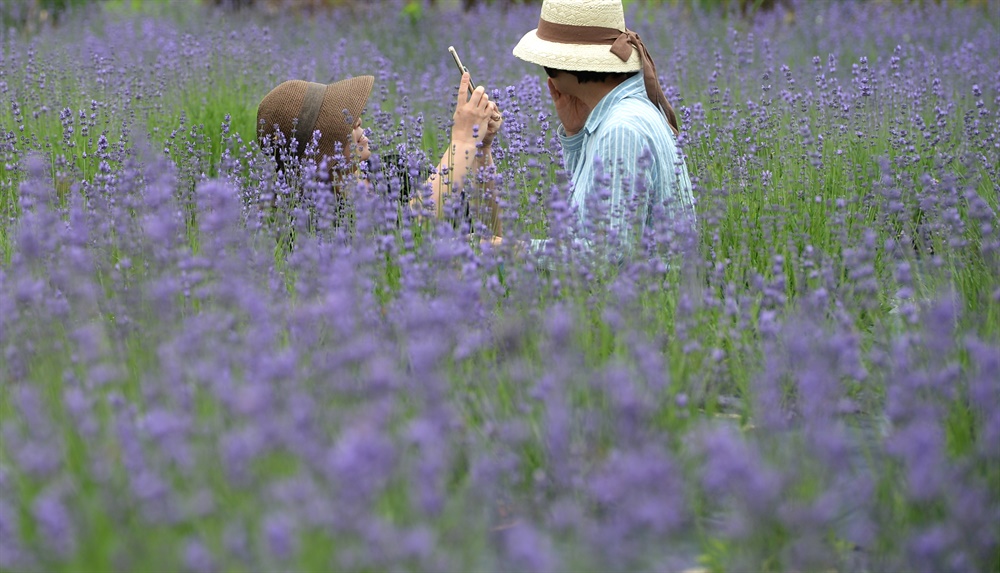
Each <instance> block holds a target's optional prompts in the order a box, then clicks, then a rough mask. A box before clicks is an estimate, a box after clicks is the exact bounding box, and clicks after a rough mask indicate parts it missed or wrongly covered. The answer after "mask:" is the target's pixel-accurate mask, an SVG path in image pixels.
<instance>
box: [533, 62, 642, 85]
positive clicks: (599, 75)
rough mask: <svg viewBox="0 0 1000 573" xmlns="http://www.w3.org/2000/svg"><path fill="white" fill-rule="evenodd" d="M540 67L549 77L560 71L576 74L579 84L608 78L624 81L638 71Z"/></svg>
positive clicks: (560, 72)
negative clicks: (574, 69)
mask: <svg viewBox="0 0 1000 573" xmlns="http://www.w3.org/2000/svg"><path fill="white" fill-rule="evenodd" d="M542 67H544V68H545V73H546V74H548V75H549V77H550V78H554V77H556V76H558V75H559V74H562V73H566V74H573V75H574V76H576V81H578V82H580V83H581V84H586V83H591V82H594V83H597V82H605V81H607V80H609V79H617V80H621V81H625V80H627V79H629V78H631V77H632V76H634V75H636V74H637V73H639V72H581V71H570V70H557V69H554V68H549V67H546V66H542Z"/></svg>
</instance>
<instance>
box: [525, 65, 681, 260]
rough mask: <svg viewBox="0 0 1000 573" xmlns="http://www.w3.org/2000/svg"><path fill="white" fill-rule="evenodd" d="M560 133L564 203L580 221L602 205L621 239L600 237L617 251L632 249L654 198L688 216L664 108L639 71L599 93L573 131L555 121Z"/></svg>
mask: <svg viewBox="0 0 1000 573" xmlns="http://www.w3.org/2000/svg"><path fill="white" fill-rule="evenodd" d="M559 136H560V139H561V140H562V146H563V159H564V161H565V164H566V171H567V172H569V173H570V174H571V176H572V181H573V189H572V195H571V197H570V205H571V206H572V207H573V208H574V209H575V210H576V212H577V215H578V216H579V218H580V223H582V225H581V228H585V227H587V223H588V222H591V221H592V219H593V218H595V217H596V216H597V214H599V213H600V212H601V211H605V212H606V213H607V215H605V216H606V217H610V219H609V223H610V226H611V230H612V232H613V234H616V235H617V237H618V240H619V241H620V243H619V244H617V245H607V247H609V248H611V249H612V250H613V251H617V252H618V253H619V254H620V255H624V254H626V253H625V252H622V251H621V250H620V249H622V248H623V249H624V250H625V251H629V250H631V248H632V247H633V246H634V245H635V241H636V240H637V239H638V236H641V234H642V233H643V232H644V230H645V228H646V227H647V225H649V224H651V223H652V220H651V217H652V216H653V207H654V206H655V205H656V204H663V205H665V206H666V208H667V212H669V213H670V214H672V215H677V214H681V215H683V216H686V217H689V218H690V219H691V222H692V223H693V219H694V197H693V195H692V192H691V179H690V178H689V176H688V170H687V166H686V165H685V164H684V161H683V159H682V158H681V155H680V153H679V151H678V149H677V143H676V140H675V139H674V135H673V133H672V132H671V130H670V127H669V126H668V125H667V122H666V119H665V118H664V116H663V113H661V112H660V111H659V110H658V109H657V108H656V107H654V105H653V103H652V102H650V100H649V98H648V97H647V96H646V90H645V86H644V84H643V78H642V73H638V74H636V75H634V76H632V77H631V78H629V79H628V80H626V81H625V82H623V83H622V84H621V85H619V86H618V87H616V88H615V89H614V90H612V91H611V92H610V93H609V94H608V95H607V96H605V97H604V98H603V99H602V100H601V101H600V103H599V104H598V105H597V107H596V108H594V110H593V111H592V112H591V113H590V116H589V117H588V118H587V122H586V124H585V125H584V127H583V129H582V130H580V132H579V133H577V134H575V135H573V136H567V135H566V132H565V130H564V129H563V127H562V126H561V125H560V126H559ZM609 192H610V193H609ZM635 194H638V196H635ZM630 206H631V207H630ZM630 213H633V214H630ZM636 234H637V235H638V236H634V235H636ZM546 242H547V241H545V240H541V241H533V248H532V250H534V251H536V252H539V251H542V250H544V248H545V247H546V245H545V243H546ZM587 242H588V243H589V241H587ZM548 246H549V247H550V248H551V247H552V245H548Z"/></svg>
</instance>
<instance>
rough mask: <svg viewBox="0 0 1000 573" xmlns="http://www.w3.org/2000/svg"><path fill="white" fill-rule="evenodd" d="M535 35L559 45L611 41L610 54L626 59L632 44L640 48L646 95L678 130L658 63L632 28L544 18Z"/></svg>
mask: <svg viewBox="0 0 1000 573" xmlns="http://www.w3.org/2000/svg"><path fill="white" fill-rule="evenodd" d="M535 35H537V36H538V38H539V39H542V40H546V41H549V42H556V43H559V44H590V45H597V44H609V45H610V46H611V53H612V54H614V55H616V56H618V58H619V59H620V60H621V61H623V62H627V61H628V59H629V58H630V57H632V49H633V47H634V48H635V49H637V50H639V59H640V60H641V61H642V77H643V82H644V83H645V86H646V96H647V97H648V98H649V100H650V101H651V102H653V104H654V105H656V106H657V107H659V108H660V111H662V112H663V115H664V116H666V118H667V123H668V124H669V125H670V128H671V129H672V130H674V134H675V135H676V134H677V133H678V130H677V117H676V116H675V115H674V108H672V107H670V102H668V101H667V96H666V95H664V94H663V88H661V87H660V82H659V80H658V79H657V77H656V64H654V63H653V59H652V58H651V57H650V56H649V52H648V51H647V50H646V46H645V44H643V43H642V40H641V39H640V38H639V34H636V33H635V32H633V31H632V30H629V29H627V28H626V29H625V31H624V32H623V31H621V30H618V29H617V28H605V27H603V26H573V25H571V24H557V23H555V22H549V21H547V20H544V19H539V20H538V30H537V31H535Z"/></svg>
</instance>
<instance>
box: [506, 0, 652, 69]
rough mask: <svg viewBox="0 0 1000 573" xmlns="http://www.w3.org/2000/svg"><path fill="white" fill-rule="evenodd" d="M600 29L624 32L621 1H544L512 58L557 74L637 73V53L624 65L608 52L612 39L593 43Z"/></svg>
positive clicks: (640, 65)
mask: <svg viewBox="0 0 1000 573" xmlns="http://www.w3.org/2000/svg"><path fill="white" fill-rule="evenodd" d="M539 29H541V37H539V34H540V33H539ZM599 29H606V30H609V31H610V30H618V31H619V32H622V33H624V32H625V31H626V28H625V12H624V10H623V8H622V3H621V0H545V1H544V2H542V15H541V18H539V22H538V28H535V29H534V30H532V31H530V32H528V33H527V34H525V35H524V37H523V38H521V41H520V42H518V43H517V45H516V46H514V56H516V57H518V58H521V59H522V60H525V61H527V62H531V63H533V64H538V65H540V66H545V67H549V68H554V69H557V70H567V71H587V72H636V71H639V70H640V69H642V60H641V59H640V56H639V53H638V52H637V51H632V53H631V54H630V55H628V57H627V59H626V60H625V61H622V59H621V58H620V57H619V56H617V55H615V54H614V53H612V52H611V50H610V47H611V44H612V41H614V39H615V38H614V37H610V41H600V42H599V43H598V42H596V41H594V39H593V33H594V32H595V31H596V30H599ZM612 36H613V34H612Z"/></svg>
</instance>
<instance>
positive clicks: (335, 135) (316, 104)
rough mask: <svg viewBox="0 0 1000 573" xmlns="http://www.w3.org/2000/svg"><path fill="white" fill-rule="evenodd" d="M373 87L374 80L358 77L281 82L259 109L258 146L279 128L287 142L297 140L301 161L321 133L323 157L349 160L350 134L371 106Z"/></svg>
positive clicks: (261, 103)
mask: <svg viewBox="0 0 1000 573" xmlns="http://www.w3.org/2000/svg"><path fill="white" fill-rule="evenodd" d="M374 83H375V77H374V76H358V77H354V78H348V79H346V80H340V81H339V82H334V83H332V84H321V83H317V82H306V81H302V80H289V81H286V82H282V83H281V84H279V85H278V87H276V88H274V89H273V90H271V91H270V92H268V94H267V95H266V96H264V99H262V100H261V102H260V105H258V106H257V129H258V133H257V141H258V143H260V145H261V147H264V146H265V144H266V142H267V141H268V139H270V138H271V136H272V135H274V133H275V131H276V130H275V126H277V130H278V131H280V132H281V133H282V134H284V137H285V141H289V140H291V138H292V137H293V136H294V137H295V139H296V141H297V148H296V150H295V154H296V155H297V156H299V157H302V155H303V154H304V153H305V149H306V145H308V144H309V142H310V141H311V140H312V134H313V132H314V131H316V130H319V131H320V133H321V135H322V136H321V137H320V139H319V155H320V157H322V156H328V157H334V156H335V155H343V156H344V157H350V150H351V131H353V129H354V122H355V121H356V120H357V118H358V117H360V116H361V111H362V110H363V109H364V107H365V104H366V103H367V102H368V96H369V95H371V92H372V85H373V84H374ZM296 120H298V121H297V123H296ZM293 124H294V133H293ZM338 143H339V144H340V147H339V149H338V145H337V144H338ZM271 145H272V146H273V145H274V143H273V142H272V144H271ZM318 160H319V158H317V161H318Z"/></svg>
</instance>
